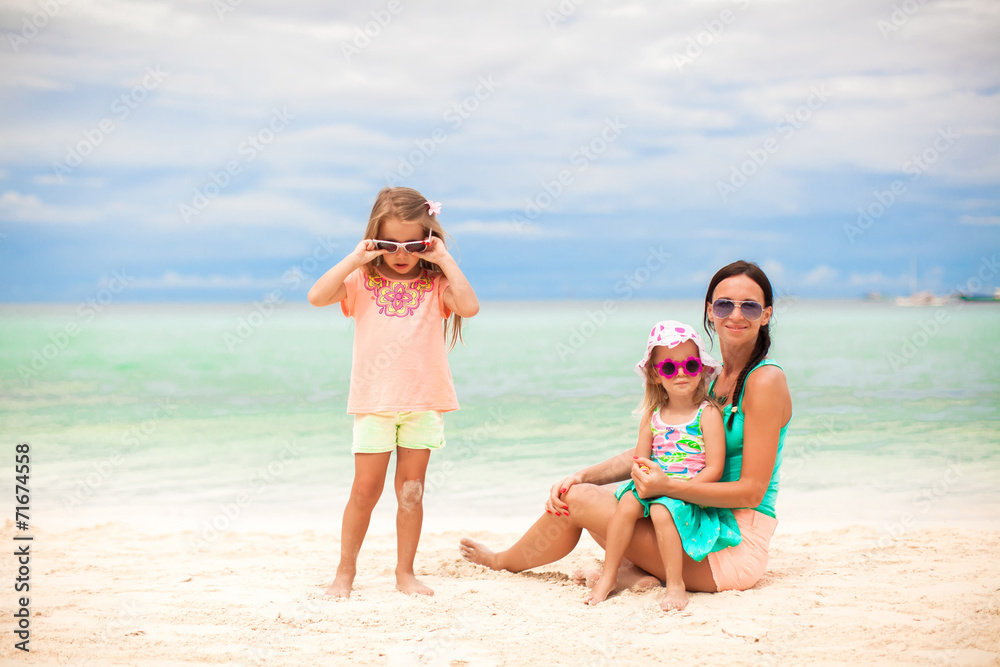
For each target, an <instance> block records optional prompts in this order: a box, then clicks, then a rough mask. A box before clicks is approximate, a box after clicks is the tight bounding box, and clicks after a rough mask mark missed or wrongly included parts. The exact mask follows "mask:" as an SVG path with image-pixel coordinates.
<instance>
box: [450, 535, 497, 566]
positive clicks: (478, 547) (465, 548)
mask: <svg viewBox="0 0 1000 667" xmlns="http://www.w3.org/2000/svg"><path fill="white" fill-rule="evenodd" d="M458 548H459V551H461V552H462V557H463V558H464V559H465V560H467V561H470V562H472V563H476V564H477V565H485V566H486V567H488V568H490V569H491V570H499V569H500V568H499V567H497V565H496V556H497V555H496V554H495V553H493V552H492V551H491V550H490V549H488V548H487V547H486V545H484V544H482V543H480V542H476V541H475V540H470V539H469V538H467V537H463V538H462V542H461V544H460V545H459V547H458Z"/></svg>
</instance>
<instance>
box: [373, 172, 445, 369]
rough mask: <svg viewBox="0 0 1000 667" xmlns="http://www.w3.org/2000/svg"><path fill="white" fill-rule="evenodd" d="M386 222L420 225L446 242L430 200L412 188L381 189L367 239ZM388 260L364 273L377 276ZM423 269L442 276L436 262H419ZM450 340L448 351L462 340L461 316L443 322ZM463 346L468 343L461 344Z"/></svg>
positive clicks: (379, 261) (375, 262)
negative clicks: (431, 209)
mask: <svg viewBox="0 0 1000 667" xmlns="http://www.w3.org/2000/svg"><path fill="white" fill-rule="evenodd" d="M386 220H402V221H403V222H412V223H419V224H420V225H421V226H422V227H423V228H424V231H425V232H428V231H429V232H430V233H431V234H433V235H434V236H436V237H437V238H439V239H441V243H444V239H445V236H446V233H445V231H444V229H443V228H442V227H441V223H440V222H438V219H437V216H436V215H431V214H430V213H429V212H428V209H427V198H426V197H424V196H423V195H422V194H420V193H419V192H417V191H416V190H414V189H413V188H403V187H395V188H382V190H381V191H379V193H378V196H377V197H375V205H374V206H372V213H371V216H369V218H368V227H367V228H365V236H364V238H366V239H376V238H378V233H379V228H380V227H381V226H382V223H383V222H385V221H386ZM384 262H385V260H384V259H383V258H382V257H381V256H380V257H376V258H375V259H373V260H372V261H370V262H366V263H365V264H364V266H363V267H362V270H363V271H364V272H365V273H366V274H367V275H369V276H372V277H374V276H376V275H378V272H377V271H376V270H375V267H377V266H379V265H381V264H383V263H384ZM418 265H419V266H420V267H421V268H424V269H427V270H428V271H433V272H435V273H438V274H442V275H443V272H442V271H441V267H439V266H438V265H437V264H434V263H433V262H428V261H426V260H423V259H421V260H420V261H419V262H418ZM449 336H450V337H451V341H450V342H449V344H448V349H449V350H451V349H452V348H454V347H455V343H457V342H459V341H462V317H461V316H460V315H456V314H455V313H454V312H453V313H452V314H451V316H450V317H449V318H448V319H447V320H445V321H444V338H445V340H448V338H449ZM462 342H463V343H464V342H465V341H462Z"/></svg>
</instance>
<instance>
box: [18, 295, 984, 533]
mask: <svg viewBox="0 0 1000 667" xmlns="http://www.w3.org/2000/svg"><path fill="white" fill-rule="evenodd" d="M668 318H669V319H679V320H682V321H686V322H689V323H692V324H696V325H700V321H701V310H700V304H699V303H697V302H695V301H683V302H670V301H667V302H649V301H646V302H638V301H618V302H538V303H485V304H483V307H482V311H481V313H480V314H479V315H478V316H477V317H476V318H474V319H473V320H471V321H469V322H468V323H467V327H466V330H465V339H466V345H465V346H460V347H458V348H456V349H455V350H454V351H453V352H452V353H451V357H450V360H451V368H452V373H453V375H454V378H455V385H456V388H457V391H458V395H459V399H460V401H461V404H462V409H461V410H460V411H458V412H455V413H450V414H448V415H447V417H446V432H447V438H448V446H447V447H446V448H445V449H443V450H441V451H440V452H437V453H435V454H434V455H433V456H432V458H431V468H430V471H429V475H428V485H427V498H426V524H425V526H426V528H425V530H438V529H452V528H467V529H495V530H508V529H510V530H515V529H518V528H521V527H523V526H524V525H525V521H527V520H528V518H529V517H531V516H532V515H534V514H536V513H538V512H539V511H540V509H541V506H542V503H543V502H544V498H545V495H546V494H547V492H548V487H549V485H550V484H552V483H553V482H555V481H556V480H558V479H560V478H561V477H562V476H563V475H565V474H567V473H569V472H571V471H573V470H574V469H577V468H579V467H582V466H584V465H587V464H589V463H592V462H595V461H598V460H601V459H602V458H605V457H607V456H610V455H612V454H615V453H617V452H620V451H623V450H625V449H627V448H630V447H632V446H634V444H635V437H636V433H637V426H638V422H637V418H636V417H635V416H633V415H632V413H631V411H632V409H633V408H634V407H635V405H636V403H637V402H638V400H639V398H640V392H641V386H640V381H639V378H638V377H637V376H636V375H635V374H634V372H633V370H632V366H633V364H634V363H635V362H636V361H637V360H638V358H639V356H640V355H641V353H642V351H643V350H644V346H645V337H646V334H647V332H648V330H649V328H650V327H651V325H652V324H653V323H654V322H656V321H657V320H660V319H668ZM352 335H353V326H352V323H351V321H350V320H347V319H345V318H344V317H343V316H342V315H341V314H340V311H339V309H337V308H336V307H331V308H326V309H316V308H312V307H310V306H308V305H299V304H281V305H271V304H258V305H246V304H227V305H134V304H111V305H109V306H107V307H105V308H104V309H103V310H101V311H100V312H97V311H96V310H95V309H93V308H91V307H88V306H78V305H75V304H74V305H44V306H43V305H37V306H31V305H28V306H20V305H17V306H15V305H5V306H0V399H2V400H0V442H2V443H3V445H2V447H0V457H3V458H4V459H6V461H5V462H4V463H3V465H2V466H0V471H3V470H6V471H7V472H6V474H3V475H2V476H0V491H2V492H3V497H6V498H11V497H12V495H13V493H12V491H13V465H14V455H15V454H14V446H15V444H16V443H20V442H27V443H30V446H31V459H32V470H31V487H32V499H31V503H32V512H33V516H32V521H33V523H34V524H35V525H36V526H42V527H44V526H52V527H63V526H68V525H87V524H93V523H103V522H107V521H129V522H133V523H135V524H137V525H139V526H141V527H143V528H144V529H147V530H152V531H158V530H163V531H187V530H190V531H193V534H194V535H195V536H199V535H200V536H203V537H204V538H205V540H206V543H208V542H210V541H211V538H213V536H217V535H218V534H220V533H223V532H226V531H229V530H260V529H265V530H280V531H294V530H302V529H307V528H314V529H316V530H327V531H339V526H340V517H341V512H342V510H343V506H344V502H345V500H346V497H347V493H348V490H349V488H350V483H351V479H352V475H353V467H352V466H353V461H352V457H351V455H350V452H349V449H350V438H351V418H350V417H349V416H348V415H346V414H345V407H346V400H347V391H348V378H349V373H350V366H351V337H352ZM773 337H774V341H775V343H774V347H773V349H772V354H771V356H772V357H773V358H775V359H776V360H778V361H779V362H780V363H781V364H782V365H783V367H784V369H785V372H786V374H787V376H788V381H789V384H790V386H791V391H792V397H793V402H794V413H795V414H794V418H793V422H792V426H791V431H790V433H789V436H788V439H787V442H786V447H785V466H784V475H783V481H782V486H781V493H780V496H779V505H778V511H779V517H780V518H781V520H782V521H783V522H787V524H788V525H791V526H799V527H810V526H817V525H825V526H836V525H841V524H843V525H846V524H850V523H866V524H871V525H874V526H876V527H878V528H879V529H881V530H883V531H886V532H889V533H892V532H893V531H899V530H904V529H905V530H909V529H912V528H916V527H920V526H922V525H929V524H953V525H957V524H975V525H980V526H989V527H993V528H1000V492H998V489H1000V409H998V408H1000V355H998V348H1000V345H998V344H1000V307H997V306H994V305H990V304H953V305H949V306H944V307H940V308H898V307H895V306H893V305H889V304H884V303H869V302H860V301H859V302H846V301H844V302H828V301H813V302H808V301H790V302H783V303H779V304H778V306H777V308H776V317H775V320H774V325H773ZM414 382H419V379H418V378H415V379H414ZM390 474H391V470H390ZM12 506H13V505H12V501H11V505H10V506H9V507H8V510H9V511H10V512H11V514H12ZM394 506H395V501H394V498H392V490H391V483H390V484H388V485H387V490H386V493H385V495H384V496H383V499H382V502H381V503H380V505H379V508H378V509H377V510H376V516H375V525H376V526H381V527H385V528H388V527H389V526H390V525H391V522H392V517H393V511H394Z"/></svg>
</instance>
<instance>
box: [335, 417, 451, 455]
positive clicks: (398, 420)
mask: <svg viewBox="0 0 1000 667" xmlns="http://www.w3.org/2000/svg"><path fill="white" fill-rule="evenodd" d="M396 447H404V448H406V449H440V448H441V447H444V418H443V417H442V416H441V413H440V412H438V411H437V410H424V411H422V412H368V413H365V414H360V415H354V444H353V445H351V453H352V454H381V453H384V452H391V451H393V450H395V449H396Z"/></svg>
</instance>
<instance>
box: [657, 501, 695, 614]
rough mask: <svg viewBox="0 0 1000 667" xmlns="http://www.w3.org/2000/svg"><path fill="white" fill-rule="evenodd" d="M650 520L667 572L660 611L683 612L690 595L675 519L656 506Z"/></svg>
mask: <svg viewBox="0 0 1000 667" xmlns="http://www.w3.org/2000/svg"><path fill="white" fill-rule="evenodd" d="M649 518H650V519H652V520H653V528H654V529H655V531H656V540H657V543H658V545H659V551H660V559H661V560H662V561H663V567H664V569H665V570H666V572H665V574H666V586H667V590H666V592H665V593H664V594H663V596H662V597H661V598H660V609H662V610H663V611H670V610H672V609H676V610H681V609H683V608H684V607H686V606H687V603H688V595H687V589H686V587H685V586H684V545H683V544H682V543H681V536H680V535H679V534H678V533H677V526H676V525H675V524H674V517H673V515H672V514H671V513H670V510H668V509H667V508H666V507H664V506H663V505H657V504H654V505H653V506H652V507H650V508H649Z"/></svg>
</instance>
